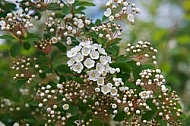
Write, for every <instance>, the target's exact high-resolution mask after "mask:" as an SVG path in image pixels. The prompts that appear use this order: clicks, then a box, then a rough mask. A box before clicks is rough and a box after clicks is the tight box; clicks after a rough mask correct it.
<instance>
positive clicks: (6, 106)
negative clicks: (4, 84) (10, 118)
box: [0, 97, 20, 112]
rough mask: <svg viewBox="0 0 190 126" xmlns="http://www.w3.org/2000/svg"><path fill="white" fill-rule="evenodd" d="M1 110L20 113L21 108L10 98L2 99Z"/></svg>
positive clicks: (0, 100) (0, 101)
mask: <svg viewBox="0 0 190 126" xmlns="http://www.w3.org/2000/svg"><path fill="white" fill-rule="evenodd" d="M0 105H1V106H0V110H1V111H7V110H8V111H10V112H13V111H17V112H18V111H20V107H18V106H16V105H15V103H14V102H13V101H11V100H10V99H8V98H2V97H1V98H0Z"/></svg>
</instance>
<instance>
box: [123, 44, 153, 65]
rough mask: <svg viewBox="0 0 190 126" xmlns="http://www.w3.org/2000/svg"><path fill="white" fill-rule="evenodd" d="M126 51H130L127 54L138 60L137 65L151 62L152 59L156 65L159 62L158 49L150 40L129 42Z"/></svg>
mask: <svg viewBox="0 0 190 126" xmlns="http://www.w3.org/2000/svg"><path fill="white" fill-rule="evenodd" d="M126 51H127V52H128V54H127V56H129V58H130V59H132V60H134V61H136V65H137V66H140V65H141V64H145V63H149V61H152V62H153V64H154V65H156V64H157V61H156V53H157V49H155V48H154V47H152V46H151V44H150V42H143V41H138V42H137V44H136V45H131V44H128V47H127V49H126Z"/></svg>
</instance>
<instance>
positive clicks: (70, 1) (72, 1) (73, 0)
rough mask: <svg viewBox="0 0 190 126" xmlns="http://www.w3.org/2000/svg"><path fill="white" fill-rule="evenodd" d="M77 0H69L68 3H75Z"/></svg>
mask: <svg viewBox="0 0 190 126" xmlns="http://www.w3.org/2000/svg"><path fill="white" fill-rule="evenodd" d="M74 2H75V0H67V3H68V4H74Z"/></svg>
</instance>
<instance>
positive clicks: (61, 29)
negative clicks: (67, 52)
mask: <svg viewBox="0 0 190 126" xmlns="http://www.w3.org/2000/svg"><path fill="white" fill-rule="evenodd" d="M90 23H91V21H90V20H89V19H86V17H85V16H84V15H80V16H76V15H72V14H68V15H65V17H64V18H63V20H62V19H59V18H56V17H55V13H51V16H50V17H49V18H48V21H46V22H45V29H46V30H47V32H48V33H50V34H52V35H53V36H56V37H57V38H58V39H61V38H66V44H67V45H70V44H72V41H71V37H74V36H75V37H77V36H80V35H81V32H82V30H83V29H84V28H85V27H87V26H88V25H89V24H90Z"/></svg>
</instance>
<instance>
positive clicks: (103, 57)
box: [100, 56, 108, 65]
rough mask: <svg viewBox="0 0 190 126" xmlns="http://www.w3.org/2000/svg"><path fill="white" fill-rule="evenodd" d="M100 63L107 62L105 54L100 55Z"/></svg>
mask: <svg viewBox="0 0 190 126" xmlns="http://www.w3.org/2000/svg"><path fill="white" fill-rule="evenodd" d="M100 63H102V64H104V65H106V64H107V63H108V60H107V58H106V56H100Z"/></svg>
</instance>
